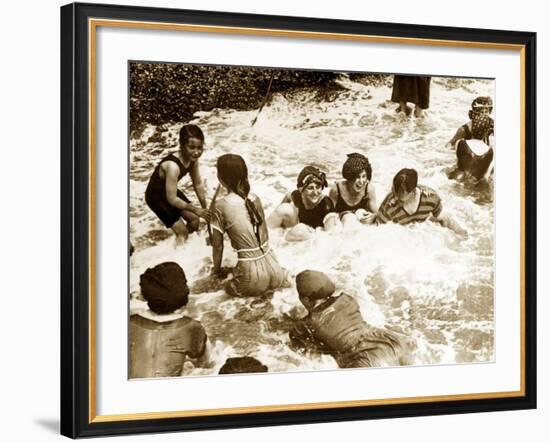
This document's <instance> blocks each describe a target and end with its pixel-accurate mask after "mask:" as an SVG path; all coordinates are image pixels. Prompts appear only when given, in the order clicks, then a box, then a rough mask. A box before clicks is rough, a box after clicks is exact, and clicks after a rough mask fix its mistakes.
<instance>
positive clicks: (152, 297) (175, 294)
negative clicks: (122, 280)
mask: <svg viewBox="0 0 550 442" xmlns="http://www.w3.org/2000/svg"><path fill="white" fill-rule="evenodd" d="M139 285H140V287H141V294H142V296H143V297H144V298H145V300H146V301H147V305H148V306H149V308H150V309H151V311H152V312H154V313H157V314H159V315H165V314H168V313H173V312H174V311H175V310H177V309H179V308H180V307H183V306H184V305H186V304H187V301H188V296H189V287H187V279H186V277H185V272H184V271H183V269H182V268H181V267H180V266H179V264H177V263H175V262H163V263H162V264H158V265H156V266H155V267H152V268H149V269H147V270H146V271H145V272H144V273H143V274H142V275H141V276H140V279H139Z"/></svg>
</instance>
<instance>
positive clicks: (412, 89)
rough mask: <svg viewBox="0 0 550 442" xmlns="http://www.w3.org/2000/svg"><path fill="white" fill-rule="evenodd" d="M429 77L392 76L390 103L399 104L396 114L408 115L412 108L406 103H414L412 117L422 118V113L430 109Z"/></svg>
mask: <svg viewBox="0 0 550 442" xmlns="http://www.w3.org/2000/svg"><path fill="white" fill-rule="evenodd" d="M430 80H431V77H425V76H417V75H394V77H393V89H392V94H391V101H393V102H394V103H399V107H398V108H397V109H396V112H404V113H405V114H406V115H410V113H411V112H412V108H410V107H409V106H407V103H414V105H415V107H414V115H415V116H416V117H417V118H420V117H422V116H423V111H424V110H425V109H428V108H429V107H430Z"/></svg>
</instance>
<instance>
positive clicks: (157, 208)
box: [145, 124, 210, 243]
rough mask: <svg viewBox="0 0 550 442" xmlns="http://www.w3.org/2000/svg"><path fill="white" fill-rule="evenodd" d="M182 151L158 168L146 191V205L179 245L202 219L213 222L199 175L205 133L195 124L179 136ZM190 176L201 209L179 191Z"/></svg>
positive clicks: (196, 227) (170, 156) (172, 155)
mask: <svg viewBox="0 0 550 442" xmlns="http://www.w3.org/2000/svg"><path fill="white" fill-rule="evenodd" d="M179 145H180V146H179V150H178V152H176V153H170V154H169V155H167V156H166V157H164V158H163V159H162V160H161V161H160V162H159V163H158V165H157V167H156V168H155V170H154V171H153V174H152V175H151V178H150V179H149V183H148V185H147V189H146V190H145V202H146V203H147V205H148V206H149V208H150V209H151V210H152V211H153V212H155V214H156V215H157V216H158V217H159V219H160V220H161V221H162V222H163V224H164V225H165V226H166V227H167V228H171V229H172V230H173V231H174V233H175V234H176V239H177V241H178V243H181V242H183V241H184V240H186V239H187V237H188V236H189V234H190V233H192V232H195V231H196V230H198V228H199V218H203V219H205V220H206V221H207V222H208V221H209V220H210V212H209V211H208V210H207V209H206V197H205V190H204V186H203V183H202V180H201V176H200V172H199V158H200V156H201V155H202V153H203V149H204V134H203V133H202V130H201V129H200V128H199V127H198V126H195V125H193V124H187V125H184V126H183V127H182V128H181V130H180V133H179ZM188 173H189V176H190V177H191V181H192V183H193V188H194V189H195V193H196V194H197V198H198V199H199V203H200V205H201V207H196V206H194V205H193V204H191V201H190V200H189V198H187V196H185V194H184V193H183V192H182V191H180V190H178V182H179V181H180V180H181V179H182V178H183V177H184V176H185V175H187V174H188Z"/></svg>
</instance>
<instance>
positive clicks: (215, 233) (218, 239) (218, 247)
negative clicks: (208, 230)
mask: <svg viewBox="0 0 550 442" xmlns="http://www.w3.org/2000/svg"><path fill="white" fill-rule="evenodd" d="M211 242H212V263H213V266H212V274H214V275H217V276H223V275H222V258H223V234H222V233H221V232H220V231H219V230H217V229H215V228H214V229H212V237H211Z"/></svg>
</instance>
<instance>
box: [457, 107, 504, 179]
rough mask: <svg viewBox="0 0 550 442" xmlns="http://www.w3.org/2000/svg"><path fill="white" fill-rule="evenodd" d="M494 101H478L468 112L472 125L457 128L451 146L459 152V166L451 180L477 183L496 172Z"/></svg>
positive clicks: (469, 122) (468, 123)
mask: <svg viewBox="0 0 550 442" xmlns="http://www.w3.org/2000/svg"><path fill="white" fill-rule="evenodd" d="M492 110H493V100H492V99H491V97H477V98H475V99H474V101H473V102H472V108H471V109H470V110H469V111H468V117H469V118H470V121H468V122H467V123H466V124H463V125H462V126H460V127H459V128H458V130H457V131H456V133H455V135H454V137H453V138H452V139H451V140H450V141H449V143H448V144H449V145H450V146H451V147H454V148H455V149H456V157H457V165H456V168H455V169H453V170H452V171H451V172H449V174H448V176H449V178H452V179H454V178H459V177H460V176H461V175H468V176H471V177H472V178H474V179H475V180H476V181H480V180H482V179H483V178H488V177H489V175H490V174H491V173H492V172H493V158H494V150H493V146H492V144H493V135H494V121H493V119H492V118H491V116H490V114H491V112H492Z"/></svg>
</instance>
